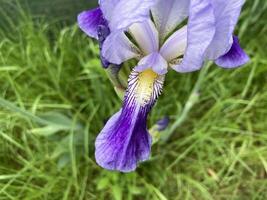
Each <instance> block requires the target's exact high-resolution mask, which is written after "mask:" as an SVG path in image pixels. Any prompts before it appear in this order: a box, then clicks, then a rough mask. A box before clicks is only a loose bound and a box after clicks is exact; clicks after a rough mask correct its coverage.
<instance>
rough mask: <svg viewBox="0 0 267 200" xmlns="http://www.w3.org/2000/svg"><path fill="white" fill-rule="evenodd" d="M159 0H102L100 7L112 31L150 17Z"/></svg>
mask: <svg viewBox="0 0 267 200" xmlns="http://www.w3.org/2000/svg"><path fill="white" fill-rule="evenodd" d="M157 1H158V0H134V1H129V0H101V1H100V7H101V9H102V11H103V13H104V16H105V17H106V19H107V20H108V22H109V26H110V29H111V31H115V30H119V29H123V30H125V29H126V28H128V27H129V26H130V25H131V24H133V23H136V22H142V21H144V20H147V19H148V18H149V14H150V13H149V10H150V8H151V7H152V6H153V5H155V4H156V3H157Z"/></svg>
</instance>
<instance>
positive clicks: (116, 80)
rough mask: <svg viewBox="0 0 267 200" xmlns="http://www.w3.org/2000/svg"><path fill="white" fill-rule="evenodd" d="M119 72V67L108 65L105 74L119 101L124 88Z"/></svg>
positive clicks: (122, 96)
mask: <svg viewBox="0 0 267 200" xmlns="http://www.w3.org/2000/svg"><path fill="white" fill-rule="evenodd" d="M120 70H121V67H120V66H118V65H113V64H111V65H109V67H108V69H107V70H106V72H107V76H108V78H109V80H110V82H111V83H112V85H113V86H114V90H115V92H116V94H117V95H118V97H119V98H120V99H121V100H123V98H124V93H125V90H126V87H125V84H124V82H123V79H122V78H121V77H120V76H119V72H120Z"/></svg>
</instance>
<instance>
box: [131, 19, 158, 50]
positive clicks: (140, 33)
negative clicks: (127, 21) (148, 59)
mask: <svg viewBox="0 0 267 200" xmlns="http://www.w3.org/2000/svg"><path fill="white" fill-rule="evenodd" d="M129 31H130V33H131V35H132V36H133V37H134V39H135V41H136V42H137V44H138V46H139V47H140V48H141V49H142V51H143V52H144V53H145V54H149V53H152V52H154V51H158V49H159V39H158V31H157V29H156V28H155V26H154V24H153V22H152V21H151V20H147V21H144V22H142V23H135V24H133V25H132V26H130V28H129Z"/></svg>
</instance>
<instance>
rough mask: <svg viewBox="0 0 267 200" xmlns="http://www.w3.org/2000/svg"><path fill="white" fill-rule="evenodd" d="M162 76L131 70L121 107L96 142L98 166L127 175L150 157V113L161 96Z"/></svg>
mask: <svg viewBox="0 0 267 200" xmlns="http://www.w3.org/2000/svg"><path fill="white" fill-rule="evenodd" d="M163 81H164V77H163V76H158V75H157V74H156V73H154V72H153V71H152V70H146V71H144V72H141V73H138V72H136V71H133V72H132V74H131V75H130V78H129V85H128V90H127V92H126V95H125V100H124V104H123V108H122V109H121V110H120V111H119V112H118V113H116V114H115V115H114V116H113V117H111V119H110V120H109V121H108V122H107V123H106V125H105V127H104V128H103V130H102V131H101V132H100V134H99V135H98V137H97V139H96V142H95V147H96V151H95V157H96V161H97V163H98V164H99V165H100V166H101V167H103V168H106V169H108V170H117V171H121V172H130V171H133V170H135V169H136V167H137V165H138V163H140V162H142V161H145V160H147V159H148V158H149V156H150V149H151V142H152V141H151V136H150V134H149V133H148V130H147V127H146V121H147V116H148V113H149V111H150V110H151V108H152V106H153V105H154V103H155V101H156V99H157V98H158V96H159V95H160V93H161V90H162V86H163Z"/></svg>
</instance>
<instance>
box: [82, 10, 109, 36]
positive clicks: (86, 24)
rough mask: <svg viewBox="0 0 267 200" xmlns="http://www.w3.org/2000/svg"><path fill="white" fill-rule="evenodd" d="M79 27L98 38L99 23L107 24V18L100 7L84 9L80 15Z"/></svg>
mask: <svg viewBox="0 0 267 200" xmlns="http://www.w3.org/2000/svg"><path fill="white" fill-rule="evenodd" d="M78 25H79V27H80V28H81V29H82V30H83V31H84V32H85V33H86V34H87V35H88V36H90V37H93V38H95V39H97V38H98V37H97V28H98V26H99V25H106V20H105V19H104V17H103V14H102V12H101V10H100V8H95V9H93V10H89V11H84V12H82V13H80V14H79V15H78Z"/></svg>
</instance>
